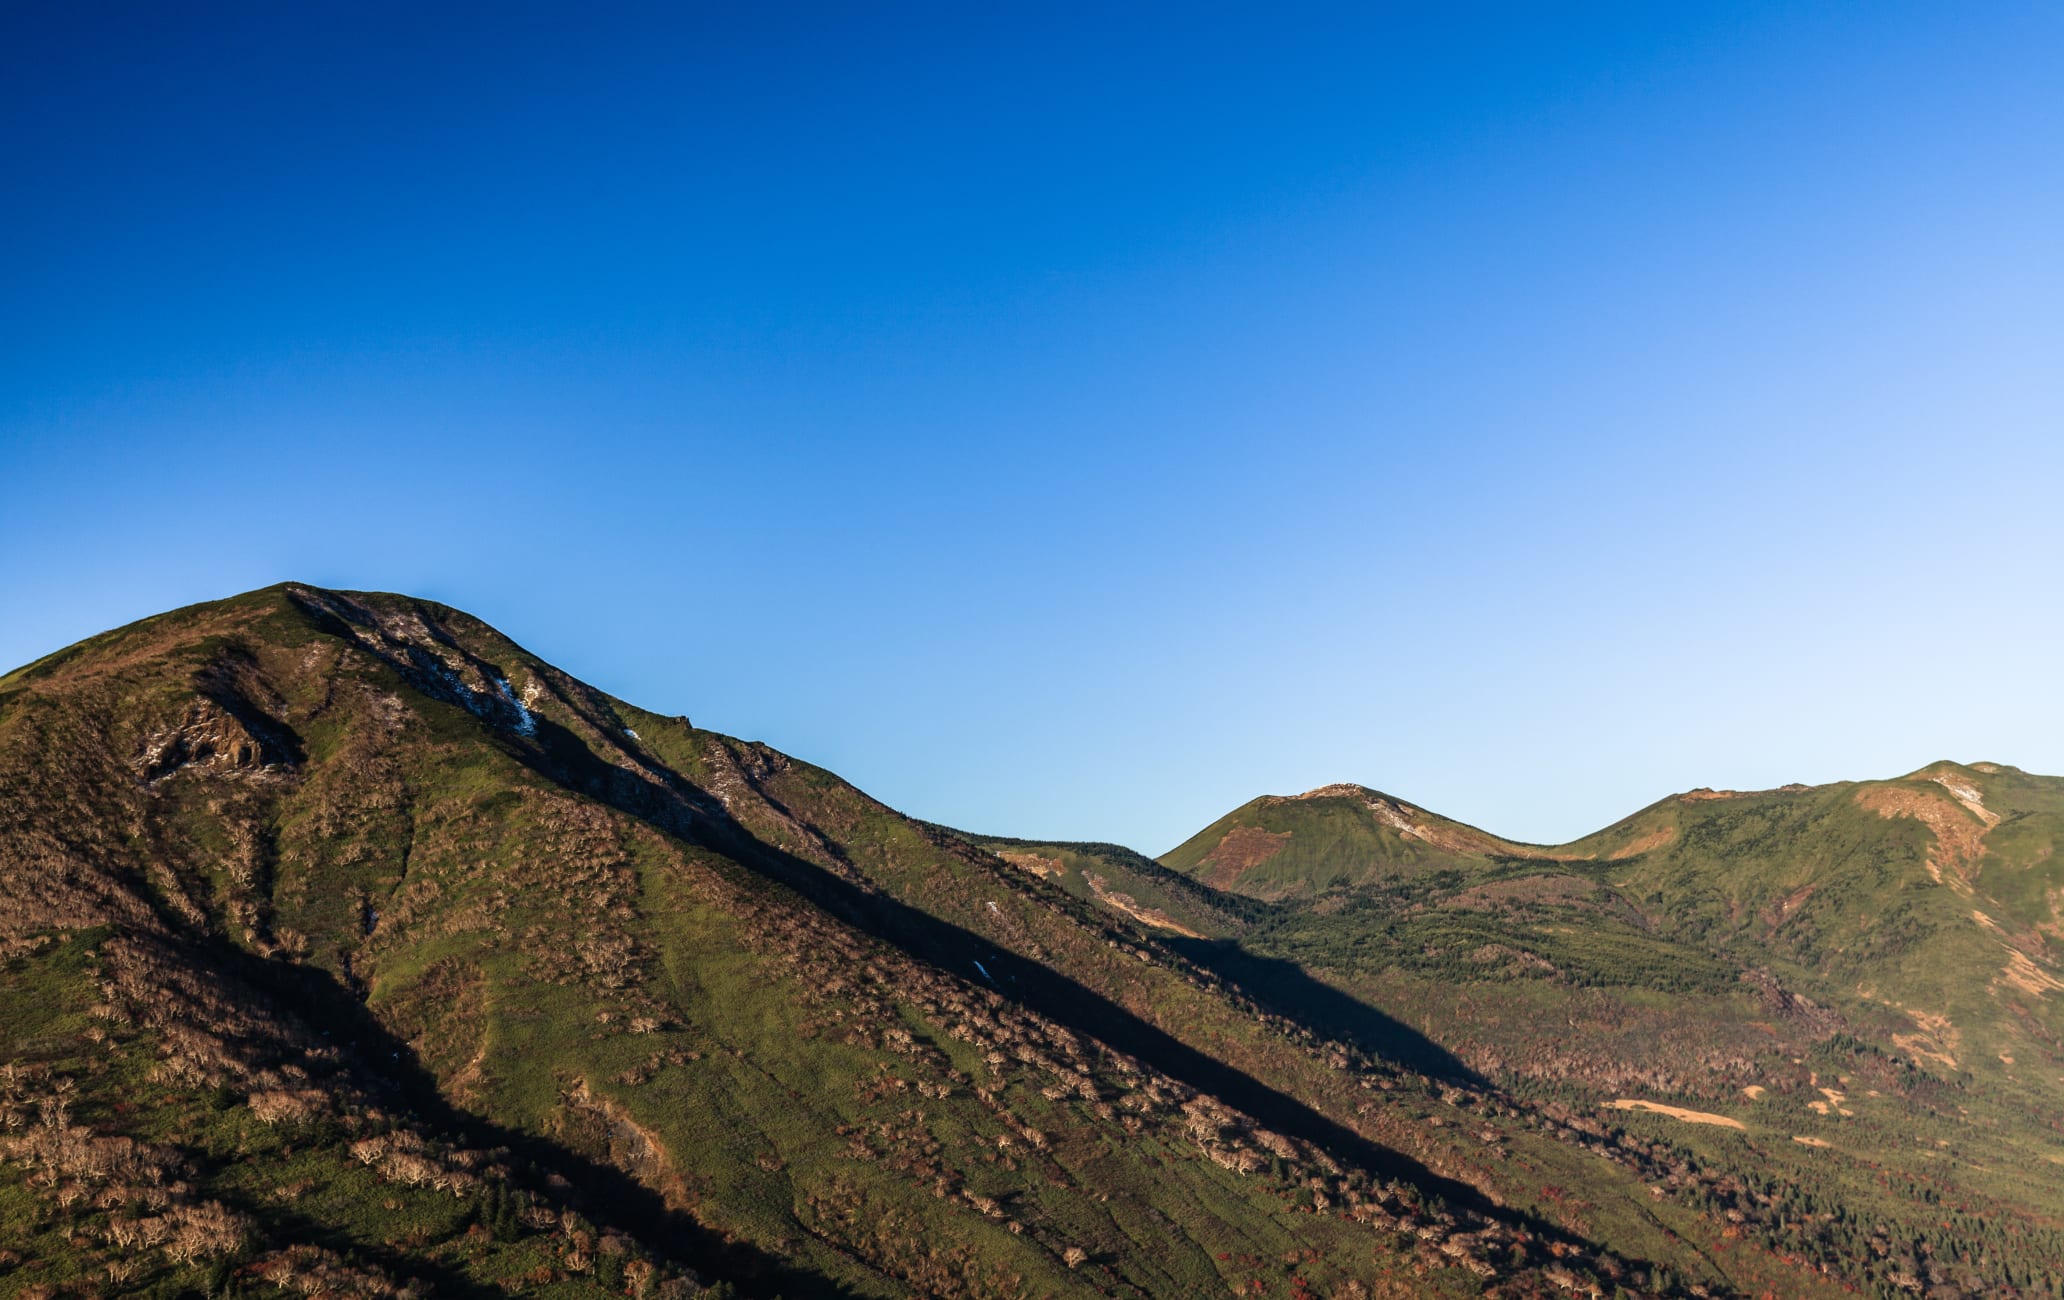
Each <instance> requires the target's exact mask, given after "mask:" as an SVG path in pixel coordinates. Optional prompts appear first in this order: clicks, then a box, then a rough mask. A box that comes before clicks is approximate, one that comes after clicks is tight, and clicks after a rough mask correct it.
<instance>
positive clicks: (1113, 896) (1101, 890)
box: [1083, 872, 1204, 939]
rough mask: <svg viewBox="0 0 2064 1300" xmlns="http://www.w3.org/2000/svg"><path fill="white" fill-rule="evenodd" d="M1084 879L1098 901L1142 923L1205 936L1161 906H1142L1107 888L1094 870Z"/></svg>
mask: <svg viewBox="0 0 2064 1300" xmlns="http://www.w3.org/2000/svg"><path fill="white" fill-rule="evenodd" d="M1083 879H1085V880H1087V881H1088V882H1089V892H1090V893H1092V894H1095V895H1096V899H1097V901H1098V902H1099V903H1102V904H1103V905H1104V906H1105V907H1108V908H1110V909H1111V910H1112V911H1114V912H1123V913H1125V915H1127V916H1129V917H1131V918H1132V919H1133V920H1135V921H1138V922H1139V923H1140V924H1142V925H1151V926H1153V927H1154V928H1155V929H1157V930H1170V931H1173V932H1174V933H1176V934H1179V935H1181V936H1182V937H1183V938H1185V939H1201V938H1203V937H1204V936H1203V935H1201V934H1198V933H1197V932H1196V931H1195V930H1192V929H1191V928H1190V927H1188V926H1187V925H1184V924H1183V923H1182V922H1180V921H1178V920H1176V919H1175V918H1174V917H1172V916H1170V915H1169V914H1168V913H1166V912H1164V911H1162V910H1161V909H1160V908H1158V907H1142V906H1140V904H1139V902H1138V900H1136V899H1134V898H1133V896H1132V895H1130V894H1121V893H1118V892H1116V891H1114V890H1111V889H1109V888H1106V886H1105V884H1104V878H1103V877H1102V876H1099V875H1097V874H1096V873H1094V872H1088V873H1085V874H1084V876H1083Z"/></svg>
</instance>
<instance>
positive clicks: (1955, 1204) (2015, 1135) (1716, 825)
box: [1163, 763, 2064, 1295]
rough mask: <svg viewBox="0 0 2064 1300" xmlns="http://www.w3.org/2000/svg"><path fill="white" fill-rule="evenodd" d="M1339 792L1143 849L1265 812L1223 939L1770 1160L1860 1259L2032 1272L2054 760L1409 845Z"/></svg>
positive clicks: (1587, 1096)
mask: <svg viewBox="0 0 2064 1300" xmlns="http://www.w3.org/2000/svg"><path fill="white" fill-rule="evenodd" d="M1334 791H1337V792H1338V793H1334V792H1322V793H1321V794H1320V795H1319V796H1318V797H1316V798H1306V799H1301V800H1261V801H1256V802H1255V803H1252V804H1249V805H1247V806H1246V807H1245V808H1243V809H1241V810H1237V811H1236V812H1235V813H1234V814H1232V815H1231V816H1229V817H1228V818H1227V819H1224V820H1222V821H1221V822H1220V823H1218V824H1216V825H1215V826H1214V827H1212V828H1210V829H1208V830H1207V831H1206V832H1204V833H1203V834H1202V835H1200V836H1199V837H1197V839H1195V840H1193V841H1191V843H1190V844H1189V845H1187V846H1185V848H1184V849H1182V850H1178V851H1177V852H1176V853H1172V854H1170V855H1169V856H1168V857H1167V858H1165V859H1164V860H1163V861H1164V863H1165V864H1166V865H1169V866H1171V867H1176V868H1181V869H1184V870H1186V871H1188V872H1190V873H1193V874H1195V875H1198V876H1204V877H1206V878H1207V879H1208V878H1210V873H1211V872H1212V871H1213V870H1214V862H1213V860H1212V858H1211V850H1212V848H1213V847H1214V846H1216V845H1219V844H1222V843H1224V842H1225V841H1226V840H1227V838H1228V837H1229V836H1233V837H1238V836H1241V835H1242V833H1243V832H1244V831H1248V830H1251V831H1253V832H1256V833H1258V834H1261V835H1272V836H1278V837H1280V844H1281V847H1280V848H1278V849H1277V850H1276V851H1275V852H1274V853H1273V854H1271V856H1270V857H1269V858H1268V859H1266V860H1264V861H1261V862H1259V863H1257V864H1254V865H1252V866H1250V867H1249V868H1248V869H1247V870H1245V871H1243V872H1241V873H1238V874H1237V875H1233V876H1232V877H1231V878H1230V879H1229V880H1228V883H1229V884H1230V885H1231V887H1233V888H1235V889H1238V890H1242V891H1246V892H1247V893H1250V894H1254V895H1259V896H1261V897H1263V898H1268V899H1274V900H1277V901H1275V902H1273V903H1269V904H1264V905H1263V906H1264V911H1263V912H1261V913H1260V914H1255V915H1250V916H1249V917H1248V918H1247V920H1246V921H1245V923H1244V925H1243V926H1242V927H1241V929H1240V931H1239V934H1238V944H1237V946H1238V949H1239V952H1240V954H1241V958H1242V959H1243V960H1247V961H1250V962H1256V963H1272V962H1273V963H1282V964H1284V965H1286V966H1289V967H1291V968H1293V969H1295V970H1296V971H1298V972H1300V973H1302V974H1304V975H1308V976H1311V977H1314V978H1316V979H1318V980H1319V981H1321V982H1323V983H1325V984H1326V985H1327V986H1328V987H1330V988H1332V989H1335V990H1337V991H1338V992H1339V993H1341V994H1343V995H1344V996H1345V999H1346V1001H1347V1004H1348V1005H1349V1006H1350V1007H1361V1008H1366V1009H1367V1010H1368V1011H1369V1012H1370V1013H1372V1014H1378V1015H1389V1016H1394V1017H1396V1018H1397V1019H1398V1020H1401V1021H1404V1022H1406V1023H1409V1024H1410V1025H1411V1026H1412V1027H1413V1028H1415V1029H1417V1030H1419V1031H1420V1032H1421V1033H1422V1034H1424V1035H1425V1037H1426V1038H1427V1039H1429V1040H1431V1041H1433V1042H1434V1043H1436V1044H1437V1045H1439V1046H1440V1047H1441V1048H1443V1049H1445V1050H1447V1051H1450V1052H1452V1053H1453V1054H1454V1055H1455V1056H1456V1057H1457V1058H1459V1059H1460V1060H1461V1061H1463V1062H1465V1063H1466V1064H1468V1065H1469V1066H1470V1067H1471V1068H1473V1069H1475V1070H1477V1071H1478V1072H1479V1073H1480V1074H1482V1075H1483V1076H1484V1077H1485V1078H1487V1079H1489V1080H1492V1081H1495V1082H1496V1083H1498V1084H1499V1085H1500V1086H1502V1087H1504V1088H1506V1089H1508V1090H1510V1091H1512V1092H1513V1093H1514V1094H1515V1095H1518V1096H1521V1097H1526V1098H1531V1099H1534V1100H1537V1101H1544V1102H1547V1101H1550V1099H1552V1103H1551V1104H1559V1105H1566V1106H1570V1107H1572V1108H1576V1109H1582V1110H1588V1111H1591V1112H1593V1113H1599V1114H1609V1115H1610V1116H1611V1118H1612V1120H1613V1122H1615V1123H1617V1124H1620V1125H1623V1126H1625V1127H1626V1128H1628V1129H1629V1130H1631V1131H1638V1132H1643V1133H1648V1134H1654V1135H1658V1136H1660V1135H1663V1134H1670V1135H1672V1136H1673V1137H1674V1138H1676V1139H1677V1140H1681V1141H1685V1142H1687V1143H1690V1144H1691V1145H1692V1146H1693V1148H1694V1149H1696V1150H1698V1151H1699V1153H1700V1155H1701V1158H1702V1159H1703V1160H1705V1161H1706V1162H1707V1163H1708V1164H1709V1165H1711V1166H1712V1167H1714V1168H1717V1169H1724V1170H1727V1171H1729V1172H1730V1173H1732V1174H1734V1175H1736V1176H1738V1177H1742V1178H1745V1179H1751V1178H1765V1179H1775V1180H1777V1181H1779V1182H1780V1183H1781V1184H1782V1186H1783V1187H1784V1188H1785V1189H1786V1190H1785V1194H1784V1196H1783V1198H1782V1199H1783V1200H1784V1201H1785V1204H1786V1207H1787V1209H1786V1214H1785V1216H1784V1217H1785V1218H1786V1220H1787V1222H1788V1223H1789V1224H1790V1225H1791V1227H1792V1229H1793V1231H1792V1232H1791V1233H1790V1234H1789V1235H1788V1236H1786V1237H1785V1239H1784V1241H1783V1243H1782V1244H1780V1245H1779V1246H1778V1248H1779V1249H1780V1250H1783V1251H1789V1252H1796V1253H1809V1254H1810V1253H1812V1242H1813V1240H1814V1239H1816V1238H1818V1239H1820V1240H1821V1242H1822V1246H1823V1249H1824V1250H1826V1252H1827V1253H1828V1254H1829V1255H1830V1256H1831V1257H1832V1258H1833V1259H1834V1260H1835V1261H1836V1267H1837V1268H1838V1269H1839V1270H1840V1271H1841V1272H1843V1273H1844V1275H1845V1276H1848V1277H1850V1278H1852V1279H1853V1280H1855V1281H1857V1282H1859V1283H1862V1284H1866V1285H1869V1286H1871V1287H1874V1288H1876V1289H1879V1290H1882V1291H1883V1292H1884V1293H1886V1294H1898V1293H1904V1292H1907V1291H1911V1290H1915V1289H1919V1290H1926V1291H1930V1292H1931V1293H1932V1292H1939V1293H1942V1294H2044V1295H2047V1294H2052V1293H2053V1291H2052V1289H2051V1288H2052V1286H2053V1281H2052V1280H2053V1279H2054V1278H2056V1277H2057V1276H2058V1274H2059V1270H2060V1267H2064V1237H2060V1235H2059V1229H2060V1228H2064V1180H2060V1178H2059V1176H2058V1174H2059V1171H2060V1169H2064V1125H2060V1121H2059V1119H2058V1116H2059V1115H2060V1113H2064V1011H2060V1003H2059V1001H2058V994H2059V993H2060V992H2064V978H2060V977H2064V966H2060V963H2059V960H2058V959H2059V955H2060V954H2059V953H2058V952H2057V950H2056V948H2055V945H2056V943H2057V941H2058V940H2059V939H2060V938H2064V928H2060V925H2059V912H2058V908H2059V906H2060V904H2064V889H2060V888H2059V886H2060V884H2064V881H2060V880H2059V878H2058V875H2057V872H2058V868H2057V866H2056V863H2055V855H2054V852H2053V846H2054V844H2055V842H2056V838H2057V828H2058V825H2059V823H2058V820H2057V819H2058V816H2059V810H2060V808H2064V780H2058V779H2056V778H2047V777H2037V776H2032V775H2030V774H2027V773H2023V772H2020V771H2018V770H2016V769H2013V768H2008V767H2003V766H2000V765H1996V764H1989V763H1988V764H1973V765H1968V766H1966V765H1959V764H1953V763H1938V764H1931V765H1930V766H1929V767H1927V768H1924V769H1922V770H1921V771H1919V772H1916V773H1912V774H1910V775H1909V776H1906V777H1903V778H1899V779H1895V780H1891V781H1874V782H1854V783H1842V784H1837V785H1832V786H1823V787H1812V788H1808V787H1788V788H1785V789H1782V790H1774V791H1762V792H1750V793H1739V792H1731V791H1730V792H1715V791H1694V792H1692V793H1690V794H1687V795H1681V796H1675V797H1672V798H1670V799H1666V800H1663V801H1661V802H1660V803H1658V804H1656V805H1653V806H1652V807H1650V808H1647V809H1644V810H1642V811H1641V812H1639V813H1636V814H1635V815H1633V816H1632V817H1629V818H1628V819H1626V820H1625V821H1623V822H1621V823H1618V824H1616V825H1615V826H1612V827H1610V828H1608V829H1606V830H1604V831H1601V832H1599V833H1598V834H1596V835H1593V836H1589V837H1586V838H1585V839H1583V840H1579V841H1576V842H1574V843H1572V844H1568V845H1563V846H1557V847H1553V848H1538V847H1529V846H1518V845H1511V844H1507V843H1504V842H1499V843H1498V844H1497V845H1496V846H1493V847H1481V848H1478V847H1473V846H1471V845H1469V844H1467V843H1462V842H1458V841H1450V842H1449V843H1447V844H1444V845H1443V844H1433V845H1428V844H1427V843H1426V840H1425V839H1423V838H1421V836H1419V835H1415V834H1410V833H1407V834H1404V835H1400V833H1399V832H1398V830H1397V828H1396V827H1395V826H1394V825H1392V824H1390V823H1391V822H1394V821H1396V820H1398V818H1397V816H1396V811H1397V810H1398V809H1400V808H1404V807H1407V806H1404V805H1399V804H1397V803H1396V802H1395V801H1386V802H1388V803H1389V805H1390V814H1391V815H1390V816H1389V817H1388V818H1387V819H1386V818H1384V817H1382V816H1380V815H1379V816H1364V815H1363V810H1364V809H1365V808H1366V807H1367V804H1368V802H1369V799H1370V796H1368V795H1367V794H1366V792H1361V791H1359V789H1358V788H1353V787H1336V788H1334ZM1417 824H1418V825H1422V826H1426V827H1429V828H1430V829H1431V830H1432V831H1434V832H1437V831H1438V829H1439V825H1440V824H1439V823H1438V822H1435V821H1434V820H1432V819H1430V818H1428V819H1426V820H1424V821H1420V822H1418V823H1417ZM1247 838H1248V839H1250V840H1252V839H1254V837H1253V836H1248V837H1247ZM1300 840H1302V841H1303V842H1304V844H1305V851H1304V853H1303V854H1302V855H1301V856H1300V855H1298V854H1297V852H1296V850H1295V849H1294V848H1293V846H1295V845H1297V844H1298V843H1299V841H1300ZM1415 841H1416V842H1415ZM1237 843H1238V841H1237V840H1236V844H1237ZM1401 850H1402V851H1401ZM1436 850H1438V852H1437V851H1436ZM1249 856H1252V855H1251V854H1250V855H1249ZM1223 862H1224V855H1221V857H1220V859H1219V862H1218V864H1217V865H1219V866H1222V865H1223ZM1272 868H1273V874H1271V869H1272ZM1221 878H1224V877H1223V876H1222V877H1221ZM1306 1001H1307V1002H1308V1001H1309V999H1306ZM1333 1019H1334V1022H1335V1023H1337V1024H1339V1023H1349V1022H1350V1020H1351V1017H1348V1016H1343V1015H1341V1014H1339V1013H1336V1014H1335V1015H1334V1017H1333ZM1614 1102H1645V1103H1655V1104H1659V1105H1665V1106H1676V1107H1678V1108H1680V1109H1685V1110H1695V1111H1698V1112H1701V1113H1705V1114H1711V1115H1716V1116H1720V1117H1722V1118H1724V1119H1726V1120H1729V1121H1732V1122H1733V1123H1734V1124H1736V1125H1739V1126H1740V1127H1739V1128H1734V1127H1729V1126H1728V1125H1724V1124H1710V1123H1709V1124H1693V1123H1687V1122H1685V1121H1682V1120H1679V1119H1674V1118H1668V1117H1666V1116H1664V1115H1661V1114H1659V1113H1656V1112H1652V1111H1640V1110H1634V1111H1621V1110H1610V1109H1605V1108H1609V1107H1610V1106H1611V1104H1612V1103H1614ZM1815 1215H1823V1216H1824V1215H1834V1216H1835V1218H1834V1219H1833V1221H1832V1223H1831V1224H1830V1223H1822V1222H1817V1221H1816V1220H1815V1219H1814V1217H1813V1216H1815Z"/></svg>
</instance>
